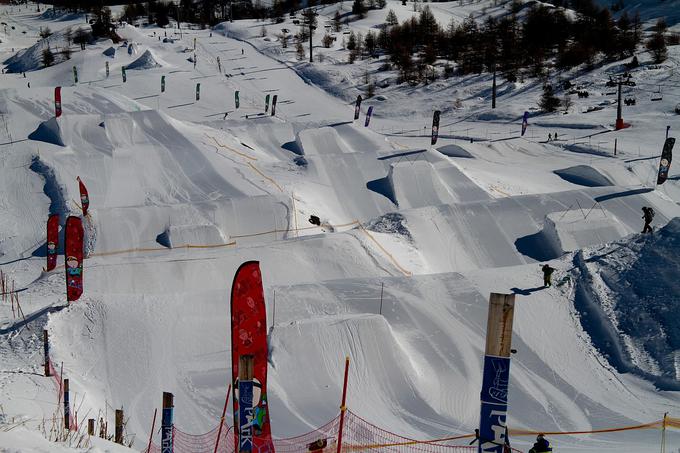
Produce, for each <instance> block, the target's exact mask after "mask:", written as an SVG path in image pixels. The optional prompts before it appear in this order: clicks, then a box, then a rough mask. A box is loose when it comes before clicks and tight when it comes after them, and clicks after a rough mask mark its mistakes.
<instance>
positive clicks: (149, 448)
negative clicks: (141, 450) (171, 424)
mask: <svg viewBox="0 0 680 453" xmlns="http://www.w3.org/2000/svg"><path fill="white" fill-rule="evenodd" d="M157 412H158V409H154V410H153V421H152V422H151V431H150V432H149V444H148V445H147V446H146V451H145V453H149V452H150V451H151V441H152V440H153V429H154V428H155V427H156V413H157Z"/></svg>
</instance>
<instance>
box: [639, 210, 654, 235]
mask: <svg viewBox="0 0 680 453" xmlns="http://www.w3.org/2000/svg"><path fill="white" fill-rule="evenodd" d="M642 218H643V219H644V221H645V226H644V228H643V229H642V232H643V233H651V232H652V227H651V225H650V224H651V223H652V220H654V209H652V208H651V207H650V206H643V207H642Z"/></svg>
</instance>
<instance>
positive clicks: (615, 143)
mask: <svg viewBox="0 0 680 453" xmlns="http://www.w3.org/2000/svg"><path fill="white" fill-rule="evenodd" d="M617 140H618V139H617V138H615V139H614V155H615V156H616V145H617Z"/></svg>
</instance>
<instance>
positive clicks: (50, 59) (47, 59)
mask: <svg viewBox="0 0 680 453" xmlns="http://www.w3.org/2000/svg"><path fill="white" fill-rule="evenodd" d="M42 63H43V65H44V66H45V67H48V66H52V63H54V54H53V53H52V51H51V50H50V48H49V47H48V48H47V49H45V50H43V52H42Z"/></svg>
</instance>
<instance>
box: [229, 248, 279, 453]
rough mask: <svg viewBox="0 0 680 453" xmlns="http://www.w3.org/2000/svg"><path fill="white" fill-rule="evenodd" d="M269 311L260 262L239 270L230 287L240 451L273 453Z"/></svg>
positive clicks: (232, 347)
mask: <svg viewBox="0 0 680 453" xmlns="http://www.w3.org/2000/svg"><path fill="white" fill-rule="evenodd" d="M267 353H268V351H267V312H266V307H265V303H264V293H263V290H262V275H261V274H260V265H259V263H258V262H257V261H248V262H246V263H244V264H242V265H241V267H239V269H238V270H237V271H236V275H235V276H234V283H233V284H232V288H231V372H232V382H234V387H233V388H234V395H233V407H234V437H235V439H234V440H235V443H236V451H237V452H256V453H267V452H274V444H273V442H272V438H271V426H270V424H269V406H268V404H267Z"/></svg>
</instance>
